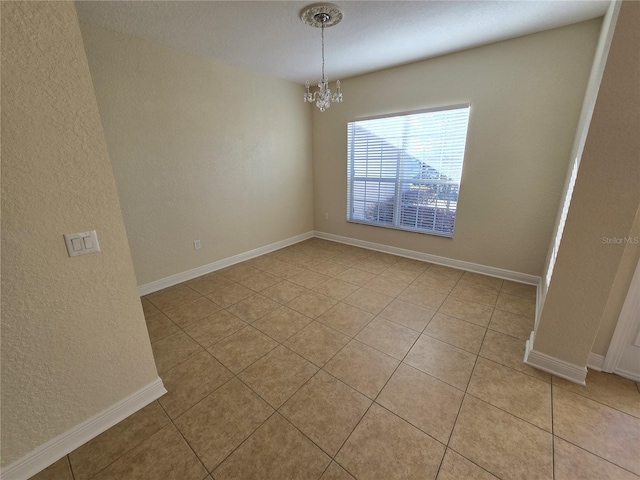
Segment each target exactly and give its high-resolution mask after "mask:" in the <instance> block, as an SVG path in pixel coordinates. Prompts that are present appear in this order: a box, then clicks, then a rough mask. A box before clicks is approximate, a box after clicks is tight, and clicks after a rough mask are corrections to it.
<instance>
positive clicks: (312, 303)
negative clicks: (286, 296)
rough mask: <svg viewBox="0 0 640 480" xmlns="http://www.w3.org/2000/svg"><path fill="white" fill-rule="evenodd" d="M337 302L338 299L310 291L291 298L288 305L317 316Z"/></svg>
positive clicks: (309, 315)
mask: <svg viewBox="0 0 640 480" xmlns="http://www.w3.org/2000/svg"><path fill="white" fill-rule="evenodd" d="M336 303H338V301H337V300H334V299H333V298H330V297H327V296H326V295H321V294H319V293H316V292H311V291H309V292H307V293H303V294H302V295H300V296H299V297H296V298H294V299H293V300H291V301H290V302H289V303H287V306H288V307H289V308H291V309H293V310H295V311H296V312H300V313H302V314H303V315H306V316H307V317H310V318H317V317H319V316H320V315H322V314H323V313H324V312H326V311H327V310H329V309H330V308H331V307H333V306H334V305H335V304H336Z"/></svg>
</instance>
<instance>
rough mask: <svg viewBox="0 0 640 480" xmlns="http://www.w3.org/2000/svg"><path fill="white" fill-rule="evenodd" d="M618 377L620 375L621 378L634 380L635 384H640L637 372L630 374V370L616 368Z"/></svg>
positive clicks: (639, 376)
mask: <svg viewBox="0 0 640 480" xmlns="http://www.w3.org/2000/svg"><path fill="white" fill-rule="evenodd" d="M613 373H615V374H616V375H620V376H621V377H624V378H628V379H629V380H633V381H634V382H640V375H638V374H637V373H635V372H630V371H628V370H624V369H622V368H616V370H615V372H613Z"/></svg>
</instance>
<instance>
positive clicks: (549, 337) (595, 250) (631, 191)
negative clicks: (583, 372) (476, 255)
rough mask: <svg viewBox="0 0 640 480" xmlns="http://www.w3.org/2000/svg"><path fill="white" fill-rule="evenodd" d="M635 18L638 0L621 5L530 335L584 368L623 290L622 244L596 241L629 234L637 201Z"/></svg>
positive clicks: (639, 75)
mask: <svg viewBox="0 0 640 480" xmlns="http://www.w3.org/2000/svg"><path fill="white" fill-rule="evenodd" d="M639 23H640V3H637V2H623V4H622V7H621V10H620V15H619V17H618V23H617V26H616V29H615V32H614V36H613V41H612V44H611V49H610V51H609V57H608V59H607V63H606V67H605V70H604V75H603V78H602V84H601V85H600V90H599V92H598V98H597V101H596V105H595V110H594V113H593V118H592V121H591V124H590V126H589V133H588V136H587V140H586V144H585V148H584V152H583V155H582V160H581V163H580V169H579V170H578V176H577V179H576V184H575V188H574V192H573V197H572V200H571V205H570V207H569V213H568V215H567V221H566V224H565V228H564V234H563V237H562V240H561V242H560V248H559V250H558V257H557V260H556V263H555V267H554V271H553V277H552V278H551V283H550V284H549V288H548V291H547V295H546V298H545V302H544V305H543V307H542V310H541V314H540V318H539V324H538V328H537V332H536V337H535V344H534V349H535V350H536V351H538V352H541V353H545V354H547V355H551V356H553V357H556V358H558V359H561V360H564V361H567V362H570V363H573V364H575V365H586V363H587V359H588V356H589V353H590V352H591V349H592V347H593V345H594V341H595V339H596V335H597V333H598V330H599V329H600V325H601V323H602V321H603V319H607V318H608V320H607V321H606V326H604V329H603V330H602V331H603V334H602V335H603V337H602V340H601V341H600V342H599V343H598V345H597V348H598V351H597V352H596V353H601V354H603V353H604V352H603V346H604V343H606V340H605V338H604V337H605V336H608V335H610V332H611V331H612V325H611V316H612V315H613V314H612V311H613V310H615V309H616V308H617V309H618V311H619V308H620V307H621V303H620V304H619V305H617V307H616V308H614V305H613V304H612V305H610V306H609V308H610V309H611V310H609V311H608V313H607V311H605V309H606V308H607V302H608V301H609V299H612V301H613V300H614V299H615V298H616V297H617V298H618V302H619V301H620V300H619V299H620V295H619V291H617V288H622V289H624V286H623V285H620V286H619V287H616V281H617V280H620V279H621V277H619V276H618V275H619V274H620V275H621V276H624V269H625V268H626V267H625V265H623V264H622V263H621V262H622V261H623V259H624V258H625V255H626V254H625V244H624V243H619V244H615V243H614V244H607V243H605V242H603V238H604V237H606V238H614V237H617V238H626V237H629V236H630V235H632V228H633V223H634V219H635V217H636V213H637V211H638V207H639V204H640V161H639V156H638V152H640V136H638V132H639V131H640V118H639V115H638V112H639V111H640V89H639V88H638V85H640V51H638V48H637V45H639V44H640V31H639V30H638V28H637V26H638V24H639ZM627 288H628V284H627ZM612 290H613V291H612ZM612 295H613V297H612ZM609 338H610V336H609Z"/></svg>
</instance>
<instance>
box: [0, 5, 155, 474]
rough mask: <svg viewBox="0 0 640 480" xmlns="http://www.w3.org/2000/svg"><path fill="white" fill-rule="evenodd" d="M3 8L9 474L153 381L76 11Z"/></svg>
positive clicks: (5, 440) (5, 452)
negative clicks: (12, 466) (70, 238)
mask: <svg viewBox="0 0 640 480" xmlns="http://www.w3.org/2000/svg"><path fill="white" fill-rule="evenodd" d="M1 8H2V465H3V466H5V465H7V464H9V463H11V462H13V461H15V460H17V459H18V458H20V457H22V456H23V455H25V454H27V453H29V452H31V451H32V450H33V449H34V448H35V447H37V446H39V445H41V444H43V443H44V442H46V441H47V440H50V439H52V438H54V437H56V436H58V435H60V434H62V433H64V432H65V431H67V430H68V429H70V428H72V427H74V426H76V425H77V424H79V423H80V422H82V421H84V420H86V419H88V418H89V417H91V416H93V415H94V414H96V413H98V412H100V411H102V410H104V409H105V408H107V407H109V406H111V405H113V404H114V403H116V402H117V401H119V400H122V399H123V398H124V397H126V396H128V395H129V394H131V393H133V392H135V391H137V390H139V389H140V388H142V387H144V386H146V385H148V384H149V383H151V382H153V381H154V380H155V379H157V373H156V368H155V364H154V361H153V356H152V353H151V346H150V343H149V338H148V336H147V330H146V327H145V323H144V317H143V315H142V308H141V306H140V300H139V298H138V297H137V290H136V283H135V276H134V272H133V266H132V263H131V257H130V254H129V248H128V245H127V238H126V235H125V229H124V224H123V221H122V216H121V213H120V206H119V204H118V198H117V192H116V187H115V184H114V179H113V174H112V171H111V165H110V163H109V158H108V156H107V150H106V145H105V141H104V137H103V133H102V128H101V126H100V118H99V114H98V108H97V105H96V99H95V96H94V93H93V88H92V86H91V77H90V74H89V68H88V65H87V62H86V57H85V53H84V49H83V46H82V38H81V35H80V28H79V26H78V22H77V18H76V13H75V10H74V7H73V3H71V2H16V3H12V2H2V7H1ZM93 229H95V230H96V231H97V233H98V239H99V242H100V247H101V249H102V252H101V253H98V254H92V255H86V256H81V257H74V258H69V257H68V256H67V251H66V247H65V243H64V239H63V234H64V233H67V232H79V231H85V230H93Z"/></svg>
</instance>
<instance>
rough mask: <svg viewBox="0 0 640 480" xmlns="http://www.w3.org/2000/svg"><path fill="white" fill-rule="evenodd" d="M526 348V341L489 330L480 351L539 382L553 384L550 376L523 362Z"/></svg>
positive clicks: (483, 354) (482, 355) (481, 354)
mask: <svg viewBox="0 0 640 480" xmlns="http://www.w3.org/2000/svg"><path fill="white" fill-rule="evenodd" d="M525 346H526V342H525V341H524V340H521V339H519V338H515V337H512V336H511V335H505V334H504V333H500V332H494V331H493V330H487V334H486V335H485V337H484V341H483V342H482V348H481V349H480V356H481V357H484V358H488V359H489V360H493V361H494V362H496V363H500V364H501V365H504V366H506V367H509V368H513V369H514V370H518V371H519V372H522V373H526V374H527V375H531V376H532V377H535V378H537V379H538V380H543V381H545V382H551V375H550V374H548V373H547V372H543V371H541V370H538V369H536V368H532V367H530V366H529V365H527V364H525V363H524V362H523V358H524V350H525Z"/></svg>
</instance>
